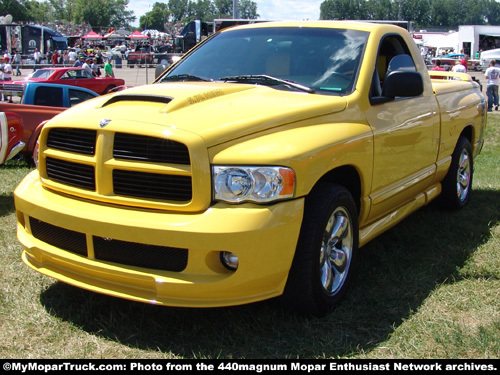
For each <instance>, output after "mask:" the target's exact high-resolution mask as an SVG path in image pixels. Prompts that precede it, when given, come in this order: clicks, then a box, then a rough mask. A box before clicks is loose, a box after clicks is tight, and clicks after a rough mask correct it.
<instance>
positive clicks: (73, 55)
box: [68, 49, 78, 66]
mask: <svg viewBox="0 0 500 375" xmlns="http://www.w3.org/2000/svg"><path fill="white" fill-rule="evenodd" d="M77 57H78V55H77V53H76V51H75V50H74V49H72V50H70V51H69V52H68V60H69V65H70V66H73V64H74V63H75V61H76V58H77Z"/></svg>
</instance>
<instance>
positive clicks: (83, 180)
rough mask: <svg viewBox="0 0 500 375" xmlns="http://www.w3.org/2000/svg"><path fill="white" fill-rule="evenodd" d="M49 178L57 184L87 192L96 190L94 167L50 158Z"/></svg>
mask: <svg viewBox="0 0 500 375" xmlns="http://www.w3.org/2000/svg"><path fill="white" fill-rule="evenodd" d="M46 165H47V176H48V177H49V178H50V179H52V180H54V181H57V182H60V183H63V184H67V185H71V186H76V187H79V188H82V189H86V190H92V191H94V190H95V172H94V167H92V166H90V165H85V164H80V163H73V162H69V161H65V160H59V159H55V158H51V157H48V158H47V160H46Z"/></svg>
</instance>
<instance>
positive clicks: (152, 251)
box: [94, 237, 188, 272]
mask: <svg viewBox="0 0 500 375" xmlns="http://www.w3.org/2000/svg"><path fill="white" fill-rule="evenodd" d="M94 254H95V258H96V259H99V260H104V261H108V262H113V263H121V264H126V265H129V266H136V267H144V268H151V269H156V270H163V271H172V272H181V271H183V270H184V269H185V268H186V265H187V259H188V250H187V249H179V248H175V247H166V246H155V245H147V244H141V243H136V242H127V241H120V240H113V239H108V238H102V237H94Z"/></svg>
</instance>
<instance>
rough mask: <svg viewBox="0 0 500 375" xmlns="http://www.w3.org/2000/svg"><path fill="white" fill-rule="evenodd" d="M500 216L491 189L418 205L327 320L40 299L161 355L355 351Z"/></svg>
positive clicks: (72, 294)
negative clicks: (453, 207) (452, 204)
mask: <svg viewBox="0 0 500 375" xmlns="http://www.w3.org/2000/svg"><path fill="white" fill-rule="evenodd" d="M499 221H500V192H498V191H492V190H490V191H486V190H478V191H474V193H473V196H472V199H471V202H470V204H469V205H468V206H467V207H466V208H465V209H464V210H462V211H459V212H445V211H442V210H440V209H437V208H436V207H435V206H434V205H431V206H428V207H425V208H423V209H421V210H420V211H417V212H416V213H414V214H413V215H411V216H410V217H409V218H407V219H406V220H404V221H403V222H401V223H400V224H398V225H397V226H396V227H394V228H393V229H391V230H389V231H388V232H386V233H385V234H383V235H382V236H380V237H378V238H377V239H375V240H373V241H372V242H370V243H369V244H368V245H367V246H365V247H364V248H362V249H361V250H362V251H361V252H360V254H361V255H360V264H359V268H358V272H357V277H356V278H355V280H354V284H353V285H352V288H351V289H350V292H349V294H348V296H347V298H346V299H345V300H344V301H343V303H342V304H341V305H340V306H339V307H338V308H337V309H336V310H335V311H334V312H333V313H331V314H329V315H328V316H326V317H324V318H320V319H318V318H311V317H303V316H298V315H295V314H292V313H290V312H288V311H285V310H283V309H282V308H281V307H280V305H279V303H278V302H277V300H270V301H265V302H260V303H255V304H251V305H245V306H237V307H229V308H213V309H185V308H170V307H161V306H152V305H146V304H142V303H135V302H130V301H126V300H121V299H117V298H112V297H108V296H104V295H100V294H96V293H91V292H87V291H84V290H81V289H78V288H74V287H71V286H69V285H66V284H63V283H60V282H57V283H54V284H53V285H52V286H51V287H49V288H48V289H47V290H46V291H44V292H43V293H42V295H41V302H42V304H43V305H44V307H45V309H46V310H47V311H48V312H49V313H50V314H53V315H54V316H57V317H58V318H60V319H62V320H65V321H69V322H71V323H72V324H74V325H76V326H77V327H80V328H81V329H82V330H83V331H85V332H88V333H91V334H93V335H96V336H98V337H102V338H104V339H106V340H110V341H115V342H117V343H119V344H121V345H124V346H126V347H129V348H132V349H136V350H137V349H138V350H143V351H147V352H157V355H158V356H159V357H161V356H162V355H165V357H167V355H168V356H170V357H171V356H174V357H183V358H298V357H300V358H322V357H327V358H328V357H333V358H335V357H342V356H352V355H356V354H357V353H360V352H367V351H370V350H371V349H373V348H375V347H376V346H378V345H379V344H380V343H381V342H384V341H385V340H388V338H389V336H390V335H391V333H393V332H394V329H395V328H397V327H398V326H400V325H401V324H402V323H403V322H404V321H405V320H406V319H408V318H409V317H410V316H411V314H412V313H414V312H415V311H416V310H418V309H419V307H420V306H421V305H422V303H423V302H424V301H425V300H426V298H427V297H428V296H429V295H430V294H431V292H432V291H433V290H435V288H436V286H438V285H440V284H442V283H446V282H452V281H450V280H456V279H457V277H459V276H458V274H457V269H459V268H460V267H463V266H464V263H465V262H466V260H467V259H468V258H469V257H470V256H471V255H472V254H473V253H474V251H476V249H477V248H478V247H479V246H480V245H481V244H482V243H484V242H487V241H488V239H489V237H490V228H491V227H493V226H494V225H496V224H497V223H498V222H499ZM125 349H126V348H125ZM90 355H91V354H90ZM143 358H144V357H143Z"/></svg>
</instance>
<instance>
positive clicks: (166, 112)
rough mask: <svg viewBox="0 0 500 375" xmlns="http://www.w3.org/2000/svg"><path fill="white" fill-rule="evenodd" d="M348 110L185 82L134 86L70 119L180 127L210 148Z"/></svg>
mask: <svg viewBox="0 0 500 375" xmlns="http://www.w3.org/2000/svg"><path fill="white" fill-rule="evenodd" d="M96 104H97V106H96ZM86 107H87V108H86ZM89 107H92V108H94V109H96V107H97V109H98V110H97V111H96V110H91V108H89ZM345 107H346V100H345V98H342V97H340V96H330V95H317V94H309V93H305V92H298V91H283V90H276V89H273V88H270V87H266V86H257V85H249V84H235V83H222V82H181V83H160V84H153V85H145V86H138V87H134V88H130V89H127V90H124V91H121V92H118V93H116V94H114V95H106V96H103V97H101V98H98V99H97V100H91V101H89V102H85V103H82V104H80V105H79V106H78V107H77V108H75V109H74V110H71V111H66V115H69V116H71V117H72V118H73V119H75V117H79V116H80V115H81V116H83V117H85V119H86V122H87V123H88V121H89V120H90V119H93V120H95V124H96V125H97V124H99V122H100V121H101V120H103V119H107V120H111V121H113V122H115V121H121V122H123V123H125V122H126V123H134V124H136V125H138V124H141V123H143V124H155V125H161V126H165V127H169V128H176V129H182V130H184V131H188V132H192V133H195V134H198V135H199V136H201V137H202V138H203V139H204V141H205V143H206V145H207V146H208V147H210V146H213V145H216V144H220V143H223V142H226V141H228V140H231V139H235V138H238V137H243V136H246V135H249V134H252V133H257V132H260V131H263V130H267V129H270V128H273V127H278V126H281V125H284V124H289V123H294V122H298V121H303V120H306V119H309V118H313V117H318V116H324V115H327V114H331V113H334V112H338V111H342V110H343V109H345Z"/></svg>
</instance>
